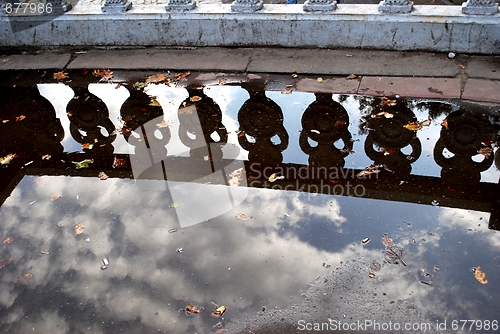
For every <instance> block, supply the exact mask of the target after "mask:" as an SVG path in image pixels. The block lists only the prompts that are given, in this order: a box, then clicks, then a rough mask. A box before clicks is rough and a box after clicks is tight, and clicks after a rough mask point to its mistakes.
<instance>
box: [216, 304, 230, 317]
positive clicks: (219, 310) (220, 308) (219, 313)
mask: <svg viewBox="0 0 500 334" xmlns="http://www.w3.org/2000/svg"><path fill="white" fill-rule="evenodd" d="M212 304H214V307H215V311H214V312H212V315H213V316H214V317H217V318H218V317H220V316H222V315H223V314H224V312H226V311H227V308H226V307H225V306H219V305H217V304H215V303H214V302H212Z"/></svg>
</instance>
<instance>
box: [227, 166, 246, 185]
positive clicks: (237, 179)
mask: <svg viewBox="0 0 500 334" xmlns="http://www.w3.org/2000/svg"><path fill="white" fill-rule="evenodd" d="M244 179H245V171H244V170H243V167H242V168H238V169H237V170H235V171H233V172H231V173H230V174H229V179H228V180H227V183H228V185H229V186H232V187H234V186H239V185H240V183H241V181H243V180H244Z"/></svg>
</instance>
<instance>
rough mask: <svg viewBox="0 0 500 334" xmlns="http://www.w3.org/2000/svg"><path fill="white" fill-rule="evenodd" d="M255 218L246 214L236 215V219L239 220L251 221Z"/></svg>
mask: <svg viewBox="0 0 500 334" xmlns="http://www.w3.org/2000/svg"><path fill="white" fill-rule="evenodd" d="M252 217H253V216H246V215H245V214H244V213H238V214H237V215H236V218H238V219H239V220H249V219H251V218H252Z"/></svg>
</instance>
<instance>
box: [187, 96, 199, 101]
mask: <svg viewBox="0 0 500 334" xmlns="http://www.w3.org/2000/svg"><path fill="white" fill-rule="evenodd" d="M189 101H191V102H198V101H201V97H200V96H191V97H190V98H189Z"/></svg>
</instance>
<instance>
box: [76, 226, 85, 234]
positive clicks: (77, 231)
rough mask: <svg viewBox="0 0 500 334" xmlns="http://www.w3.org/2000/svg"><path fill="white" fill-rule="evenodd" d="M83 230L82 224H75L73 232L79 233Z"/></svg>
mask: <svg viewBox="0 0 500 334" xmlns="http://www.w3.org/2000/svg"><path fill="white" fill-rule="evenodd" d="M84 231H85V226H83V225H82V224H75V234H76V235H79V234H82V233H83V232H84Z"/></svg>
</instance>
